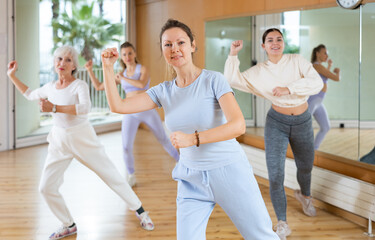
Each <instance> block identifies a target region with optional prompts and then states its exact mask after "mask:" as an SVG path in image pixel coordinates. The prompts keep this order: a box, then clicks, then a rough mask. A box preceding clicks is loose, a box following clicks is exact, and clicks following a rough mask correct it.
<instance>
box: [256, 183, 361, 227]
mask: <svg viewBox="0 0 375 240" xmlns="http://www.w3.org/2000/svg"><path fill="white" fill-rule="evenodd" d="M255 178H256V179H257V181H258V183H259V184H261V185H263V186H266V187H269V186H270V185H269V181H268V179H265V178H263V177H259V176H255ZM285 193H286V195H287V196H290V197H293V198H294V190H293V189H291V188H288V187H285ZM314 206H315V207H317V208H319V209H322V210H324V211H327V212H329V213H332V214H334V215H336V216H339V217H342V218H344V219H346V220H348V221H350V222H352V223H355V224H357V225H359V226H361V227H365V228H367V227H368V219H366V218H364V217H361V216H358V215H356V214H354V213H351V212H348V211H346V210H343V209H341V208H338V207H335V206H333V205H331V204H329V203H326V202H323V201H320V200H318V199H314Z"/></svg>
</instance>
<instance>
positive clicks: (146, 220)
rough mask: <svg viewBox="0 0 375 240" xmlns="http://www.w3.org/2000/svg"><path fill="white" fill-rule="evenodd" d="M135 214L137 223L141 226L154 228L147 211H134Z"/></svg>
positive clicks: (146, 228)
mask: <svg viewBox="0 0 375 240" xmlns="http://www.w3.org/2000/svg"><path fill="white" fill-rule="evenodd" d="M135 215H136V216H137V218H138V219H139V221H140V222H139V224H140V225H141V227H142V228H143V229H145V230H148V231H152V230H154V223H153V222H152V220H151V218H150V216H148V212H143V213H141V214H138V213H137V212H135Z"/></svg>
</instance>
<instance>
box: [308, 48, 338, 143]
mask: <svg viewBox="0 0 375 240" xmlns="http://www.w3.org/2000/svg"><path fill="white" fill-rule="evenodd" d="M323 62H327V63H328V66H327V67H325V66H323V64H322V63H323ZM311 63H312V64H313V66H314V68H315V70H316V71H317V72H318V73H319V75H320V77H321V78H322V81H323V83H324V86H323V88H322V90H321V91H320V92H319V93H318V94H316V95H313V96H310V97H309V100H308V101H307V102H308V103H309V112H310V113H311V114H312V115H313V116H314V118H315V120H316V121H317V122H318V124H319V127H320V129H319V132H318V133H317V134H316V136H315V140H314V149H315V150H317V149H318V148H319V146H320V144H321V143H322V142H323V139H324V137H325V136H326V134H327V133H328V131H329V129H331V125H330V123H329V118H328V113H327V110H326V108H325V107H324V105H323V99H324V97H325V95H326V92H327V82H328V79H332V80H333V81H336V82H338V81H340V69H339V68H334V69H333V72H331V66H332V60H331V59H328V53H327V48H326V46H324V45H323V44H319V45H318V46H317V47H315V48H314V49H313V51H312V53H311Z"/></svg>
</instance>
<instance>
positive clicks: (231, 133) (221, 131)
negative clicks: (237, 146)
mask: <svg viewBox="0 0 375 240" xmlns="http://www.w3.org/2000/svg"><path fill="white" fill-rule="evenodd" d="M219 104H220V107H221V109H222V111H223V113H224V115H225V118H226V119H227V123H225V124H223V125H220V126H218V127H215V128H211V129H209V130H206V131H202V132H199V133H198V134H199V144H205V143H213V142H220V141H225V140H229V139H232V138H235V137H238V136H240V135H242V134H244V133H245V131H246V124H245V119H244V117H243V115H242V112H241V109H240V107H239V106H238V103H237V101H236V99H235V98H234V95H233V93H232V92H228V93H226V94H224V95H223V96H221V97H220V99H219ZM170 140H171V143H172V145H173V146H174V147H175V148H185V147H190V146H194V145H197V137H196V136H195V133H192V134H185V133H183V132H173V133H172V134H171V136H170Z"/></svg>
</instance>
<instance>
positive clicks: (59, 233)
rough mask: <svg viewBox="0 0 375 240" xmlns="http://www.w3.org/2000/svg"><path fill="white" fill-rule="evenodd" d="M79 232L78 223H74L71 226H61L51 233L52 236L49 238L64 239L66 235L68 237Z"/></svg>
mask: <svg viewBox="0 0 375 240" xmlns="http://www.w3.org/2000/svg"><path fill="white" fill-rule="evenodd" d="M76 233H77V225H76V224H73V226H71V227H64V226H62V227H60V228H59V229H57V230H56V231H55V232H54V233H52V234H51V236H49V238H48V239H49V240H52V239H54V240H56V239H62V238H64V237H68V236H70V235H74V234H76Z"/></svg>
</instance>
